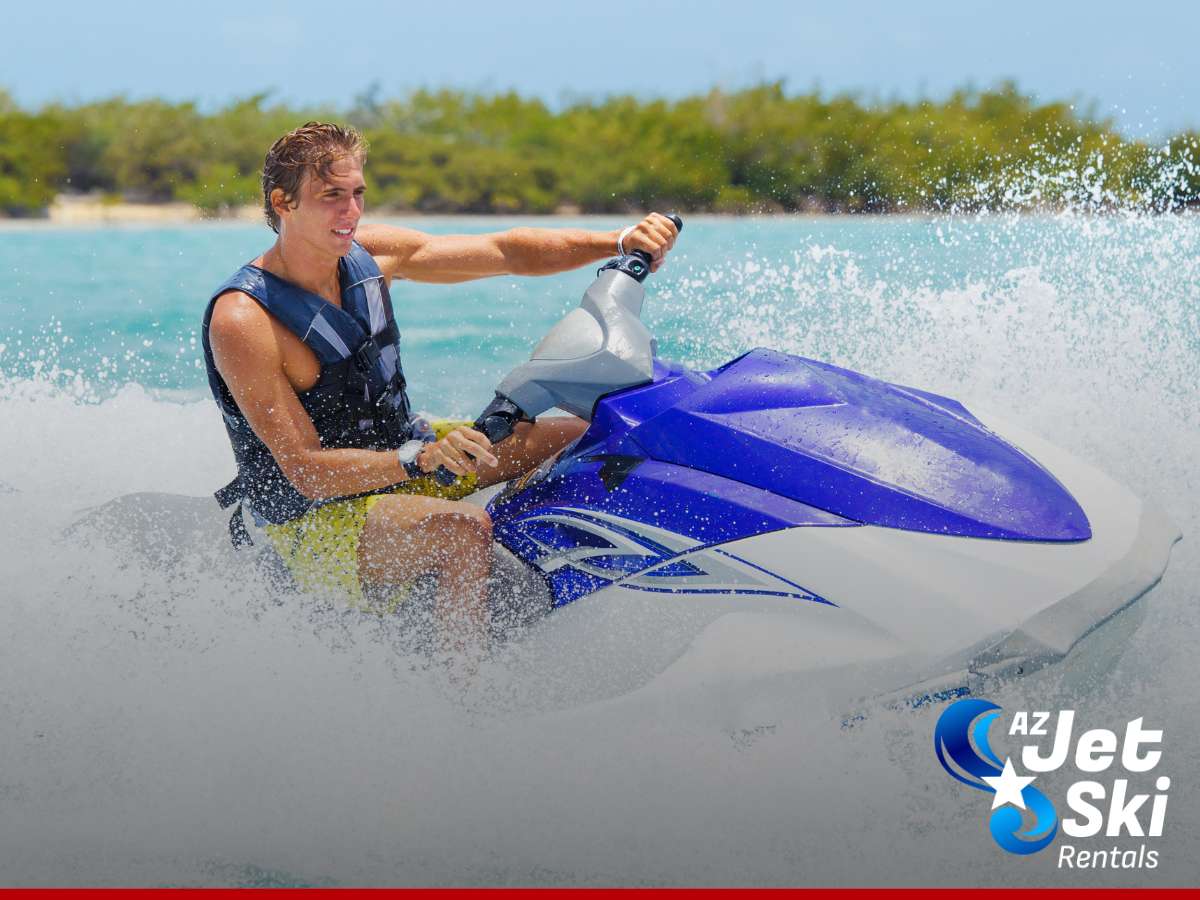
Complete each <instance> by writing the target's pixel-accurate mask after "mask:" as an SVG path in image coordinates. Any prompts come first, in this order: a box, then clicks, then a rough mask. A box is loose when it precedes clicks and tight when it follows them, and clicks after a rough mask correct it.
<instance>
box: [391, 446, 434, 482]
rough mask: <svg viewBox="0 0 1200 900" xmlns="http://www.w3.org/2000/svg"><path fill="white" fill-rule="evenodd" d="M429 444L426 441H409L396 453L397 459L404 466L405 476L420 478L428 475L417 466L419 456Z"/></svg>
mask: <svg viewBox="0 0 1200 900" xmlns="http://www.w3.org/2000/svg"><path fill="white" fill-rule="evenodd" d="M427 446H428V444H426V442H425V441H409V442H408V443H407V444H403V445H401V447H400V449H399V450H397V451H396V458H397V459H399V460H400V465H402V466H404V474H405V476H406V477H408V478H420V477H421V476H422V475H425V474H426V473H425V472H424V471H423V470H422V469H421V467H420V466H419V465H417V455H418V454H419V453H420V452H421V451H422V450H424V449H425V448H426V447H427Z"/></svg>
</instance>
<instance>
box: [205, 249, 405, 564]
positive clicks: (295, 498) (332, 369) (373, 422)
mask: <svg viewBox="0 0 1200 900" xmlns="http://www.w3.org/2000/svg"><path fill="white" fill-rule="evenodd" d="M338 278H339V283H340V285H341V289H342V306H341V308H340V309H339V308H338V307H336V306H334V305H333V304H332V303H329V302H328V301H326V300H325V299H323V298H322V297H319V296H317V295H316V294H313V293H310V292H309V291H306V290H304V289H303V288H300V287H297V286H296V285H294V284H292V283H291V282H289V281H285V280H284V279H282V278H280V277H279V276H277V275H273V274H271V273H270V272H267V271H266V270H264V269H260V268H258V267H257V266H252V265H246V266H242V268H240V269H239V270H238V271H237V272H236V273H234V275H233V276H232V277H231V278H229V279H228V280H227V281H226V282H225V283H224V284H222V285H221V286H220V287H219V288H217V290H216V293H214V294H213V296H212V299H211V300H210V301H209V303H208V308H207V309H206V310H205V312H204V325H203V329H202V343H203V346H204V364H205V366H206V367H207V368H208V384H209V387H210V388H211V389H212V394H213V399H214V400H216V401H217V406H218V407H220V409H221V413H222V415H223V416H224V418H225V430H226V431H227V432H228V434H229V442H230V444H231V445H232V446H233V456H234V459H235V460H236V462H237V467H238V474H237V478H235V479H234V480H233V481H232V482H230V483H229V484H228V485H226V486H225V487H223V488H221V490H219V491H217V492H216V494H215V496H216V498H217V502H218V503H219V504H220V505H221V507H222V508H225V507H228V506H230V505H232V504H234V503H238V508H237V510H235V511H234V514H233V518H232V519H231V520H230V522H229V531H230V535H231V537H232V539H233V543H234V546H240V545H241V544H244V543H250V537H249V533H248V532H247V530H246V527H245V523H244V522H243V520H242V507H241V504H240V502H239V501H241V500H243V499H244V500H246V501H247V502H248V503H249V505H250V508H251V510H252V511H253V514H254V516H255V519H256V520H259V519H261V520H264V521H266V522H272V523H275V524H280V523H283V522H288V521H290V520H292V519H295V518H298V517H300V516H302V515H304V513H306V512H308V510H310V509H312V508H313V507H315V506H318V505H320V504H322V503H329V502H332V500H322V501H313V500H310V499H309V498H307V497H305V496H304V495H303V494H301V493H300V492H299V491H298V490H296V488H295V487H294V486H293V485H292V483H291V482H290V481H288V479H287V477H286V476H285V475H284V474H283V472H282V471H281V470H280V468H279V464H278V463H277V462H276V461H275V457H274V456H272V455H271V451H270V450H269V449H268V448H267V446H266V444H264V443H263V442H262V441H261V440H260V439H259V438H258V436H257V435H256V434H255V433H254V430H253V429H252V428H251V427H250V424H249V423H248V422H247V421H246V417H245V416H243V415H242V412H241V410H240V409H238V407H237V404H236V403H235V402H234V399H233V396H232V395H231V394H230V392H229V388H228V387H227V386H226V384H225V381H224V379H222V378H221V375H220V373H219V372H218V371H217V367H216V363H215V362H214V361H213V353H212V346H211V345H210V343H209V334H208V329H209V322H210V321H211V319H212V313H213V308H214V306H215V305H216V302H217V298H218V297H220V296H221V295H222V294H225V293H228V292H229V291H242V292H243V293H245V294H249V295H250V296H251V297H253V298H254V299H255V300H257V301H258V303H259V305H261V306H262V308H263V309H265V310H266V311H267V312H269V313H270V314H271V315H273V316H274V317H275V318H276V319H278V320H279V321H280V322H282V323H283V325H284V326H285V327H286V328H287V329H288V330H289V331H291V332H292V333H293V334H295V335H296V337H298V338H300V340H302V341H303V342H304V344H305V346H307V347H308V348H309V349H310V350H312V351H313V353H314V354H315V355H316V357H317V360H318V361H319V362H320V364H321V374H320V377H319V378H318V379H317V383H316V384H315V385H314V386H313V387H312V388H311V389H310V390H307V391H303V392H300V393H299V394H298V397H299V399H300V403H301V405H302V406H303V407H304V409H305V411H306V412H307V413H308V415H309V416H310V417H311V418H312V422H313V425H314V426H315V428H316V430H317V434H318V435H319V436H320V439H321V446H322V447H325V448H334V447H355V448H360V449H369V450H391V449H395V448H397V447H399V446H400V445H401V444H403V443H404V442H405V441H407V440H409V438H410V437H411V435H412V430H413V429H412V425H411V424H410V419H411V418H412V416H411V413H410V410H409V403H408V395H407V394H406V393H405V390H404V389H405V380H404V372H403V370H402V369H401V367H400V332H399V329H397V327H396V321H395V318H394V317H393V315H392V302H391V297H390V295H389V293H388V287H387V279H385V278H384V276H383V273H382V272H381V271H380V270H379V266H378V265H376V263H375V260H374V259H373V258H372V257H371V254H369V253H368V252H367V251H366V250H364V249H363V248H362V246H361V245H359V244H358V243H357V242H355V243H354V244H353V245H352V246H351V249H350V252H349V253H348V254H346V255H345V256H344V257H342V259H341V260H340V261H339V262H338ZM384 490H386V488H385V489H384ZM367 493H374V492H373V491H371V492H367ZM355 496H359V495H355ZM333 499H345V498H340V497H339V498H333Z"/></svg>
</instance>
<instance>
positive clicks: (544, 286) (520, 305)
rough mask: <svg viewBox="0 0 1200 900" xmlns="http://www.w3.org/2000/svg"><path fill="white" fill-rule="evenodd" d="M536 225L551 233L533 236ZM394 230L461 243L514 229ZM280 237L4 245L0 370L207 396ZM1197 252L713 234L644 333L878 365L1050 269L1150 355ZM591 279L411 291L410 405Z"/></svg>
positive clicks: (691, 356)
mask: <svg viewBox="0 0 1200 900" xmlns="http://www.w3.org/2000/svg"><path fill="white" fill-rule="evenodd" d="M527 223H534V224H537V223H538V220H521V222H520V224H527ZM398 224H404V225H408V226H410V227H420V228H424V229H426V230H428V231H431V232H433V233H446V232H451V231H468V232H481V231H486V230H489V229H495V228H502V227H505V225H506V224H510V223H506V222H505V221H503V220H492V219H462V220H455V219H422V220H417V221H408V222H401V223H398ZM511 224H517V223H511ZM541 224H547V225H550V226H552V227H553V226H557V225H582V226H584V227H594V228H608V227H613V226H616V225H617V224H619V222H618V221H617V220H612V221H607V220H593V221H590V222H588V221H584V222H569V221H565V220H557V219H551V220H542V222H541ZM270 237H271V235H270V234H269V232H267V231H266V229H265V228H263V227H261V226H256V225H222V224H214V225H207V226H186V227H175V228H141V227H125V228H92V229H88V228H80V229H50V228H43V227H36V228H28V229H19V228H9V229H6V230H4V231H0V271H3V272H4V273H6V275H7V277H6V279H5V281H4V283H3V284H2V285H0V373H3V374H4V375H6V376H8V377H10V378H11V377H15V378H30V377H34V376H35V375H36V376H38V377H41V378H45V379H49V380H52V381H58V382H60V383H65V382H68V381H72V380H74V379H75V377H76V376H77V375H79V376H81V377H82V378H83V380H84V381H86V383H87V384H88V386H89V388H90V389H91V391H92V392H93V395H94V396H95V397H96V398H98V399H99V398H103V397H105V396H108V395H110V394H111V393H112V392H113V391H114V390H116V389H117V388H119V387H120V386H121V385H124V384H127V383H129V382H135V383H137V384H140V385H143V386H145V387H146V388H149V389H154V390H159V391H168V392H176V393H177V394H178V395H179V396H195V395H197V394H198V392H202V389H203V387H204V371H203V365H202V361H201V356H200V352H199V344H198V322H199V319H200V316H201V314H202V312H203V309H204V305H205V302H206V300H207V297H208V294H209V292H210V291H211V290H212V289H213V288H214V287H215V286H216V285H218V284H219V283H220V282H221V281H222V280H223V279H224V278H225V277H226V276H227V275H228V274H229V273H230V272H232V271H233V270H234V269H236V268H237V266H238V265H240V264H241V263H242V262H245V261H248V260H249V259H251V258H253V257H254V256H255V255H257V254H258V253H260V252H261V251H262V250H263V249H265V247H266V246H268V244H269V238H270ZM1198 243H1200V231H1198V229H1197V228H1196V227H1195V225H1194V224H1193V223H1192V222H1191V220H1176V219H1169V220H1147V219H1129V220H1101V219H1094V220H1080V219H1057V220H1056V219H1017V218H997V219H975V220H954V219H915V220H902V219H875V218H858V219H803V218H797V219H763V220H723V219H716V220H714V219H708V220H704V219H698V220H695V221H692V222H689V223H688V224H687V226H686V237H685V238H684V239H683V240H682V241H681V242H680V245H679V250H678V252H677V253H676V254H675V256H674V257H673V258H672V260H671V264H670V266H669V267H668V268H667V269H666V270H665V271H664V274H663V275H662V276H660V277H658V278H657V279H654V280H653V281H652V282H651V303H650V305H649V306H648V308H647V313H646V316H647V321H648V322H649V323H650V325H651V327H652V329H653V330H654V331H655V333H657V334H658V335H659V342H660V347H661V353H662V354H663V355H666V356H669V357H672V358H678V359H682V360H684V361H686V362H689V363H692V364H698V365H713V364H717V363H719V362H722V361H724V360H725V359H727V358H729V357H730V356H732V355H734V354H736V353H739V352H742V351H743V350H744V349H747V347H748V345H749V344H750V343H752V342H753V341H754V340H755V339H761V340H762V341H764V342H771V341H772V340H773V341H774V343H773V345H774V346H779V342H780V340H781V339H782V340H783V341H784V342H785V343H786V344H787V349H791V350H795V351H797V352H805V351H806V350H807V351H809V352H811V353H813V354H816V353H818V352H819V353H821V354H824V355H825V356H826V357H832V358H836V359H837V360H840V361H844V362H858V363H860V364H861V363H862V362H870V361H871V360H870V358H869V357H867V356H865V355H864V349H865V347H867V346H874V347H876V348H878V349H879V350H880V351H886V350H887V349H888V344H889V342H890V340H891V339H892V338H894V337H895V336H896V334H897V332H899V333H900V334H908V333H911V332H914V331H915V330H916V329H918V328H920V327H921V326H923V325H924V326H926V327H929V328H931V329H934V328H936V324H937V323H936V322H935V321H934V319H935V318H936V317H937V314H938V312H939V310H938V309H937V308H936V305H933V304H930V303H928V302H926V301H927V300H929V299H930V298H934V297H937V296H938V295H950V294H953V293H955V292H963V291H965V292H968V293H971V292H976V293H975V295H974V296H976V302H978V303H979V304H980V305H981V306H982V307H983V309H981V311H980V319H981V324H982V318H983V316H984V314H985V313H986V311H987V309H988V308H994V307H995V305H996V303H997V300H998V299H1000V296H1001V295H1002V294H1003V292H1004V291H1005V290H1007V289H1009V288H1010V287H1011V286H1012V285H1013V284H1014V283H1015V280H1019V279H1022V278H1030V277H1034V273H1035V272H1036V278H1037V279H1039V280H1040V281H1042V282H1044V283H1045V284H1047V285H1050V286H1053V288H1054V290H1055V291H1056V293H1057V294H1058V297H1059V301H1060V302H1061V303H1062V304H1064V305H1065V309H1063V310H1060V311H1055V315H1060V316H1068V317H1069V319H1070V322H1071V324H1072V325H1073V326H1076V327H1079V326H1082V327H1086V328H1089V329H1104V328H1109V327H1113V326H1118V327H1120V326H1122V325H1124V324H1127V323H1128V321H1129V316H1130V315H1133V314H1137V315H1143V316H1146V317H1147V318H1146V320H1145V321H1144V322H1143V323H1142V326H1143V329H1144V331H1143V335H1144V337H1145V338H1146V339H1147V340H1149V341H1152V342H1154V343H1157V344H1160V345H1161V344H1163V343H1166V342H1170V341H1171V340H1184V341H1190V342H1191V346H1193V347H1196V346H1200V344H1197V332H1198V330H1200V329H1198V326H1197V314H1196V310H1195V304H1194V303H1192V304H1187V303H1183V304H1179V305H1176V304H1173V303H1172V302H1171V297H1170V296H1169V295H1166V296H1160V297H1156V296H1145V295H1146V294H1147V293H1148V292H1149V291H1151V290H1157V289H1160V288H1162V287H1167V288H1174V289H1176V290H1180V291H1185V292H1186V290H1187V279H1188V277H1189V275H1190V274H1191V270H1190V268H1189V267H1191V266H1194V265H1195V264H1194V263H1193V262H1192V260H1194V259H1196V258H1197V256H1198V254H1197V251H1198V250H1200V246H1198ZM1084 259H1086V260H1087V262H1086V264H1085V265H1083V266H1081V265H1080V263H1081V261H1082V260H1084ZM1181 263H1182V264H1183V265H1184V267H1185V268H1184V270H1183V271H1179V270H1177V269H1176V267H1177V266H1179V265H1180V264H1181ZM1164 267H1165V268H1164ZM1146 275H1149V276H1150V277H1151V281H1150V282H1146V281H1145V276H1146ZM587 282H588V279H587V275H586V272H571V273H566V274H562V275H558V276H554V277H548V278H536V279H533V278H493V279H487V280H484V281H479V282H474V283H468V284H465V285H453V286H443V285H421V284H413V283H402V282H397V284H396V285H394V287H393V294H394V302H395V306H396V314H397V319H398V321H399V323H400V326H401V328H402V331H403V336H404V346H405V351H406V352H405V364H406V368H407V370H408V373H409V380H410V382H411V383H412V391H413V393H414V399H415V400H416V401H417V403H418V404H419V405H442V404H446V403H449V404H450V405H451V406H452V407H453V410H450V411H453V412H457V413H465V412H469V411H472V410H473V409H474V407H475V406H476V405H478V402H479V399H480V398H483V399H486V397H487V395H488V393H489V389H490V386H491V384H492V383H493V382H494V381H495V380H497V378H498V377H499V376H501V375H502V374H503V373H504V372H505V371H507V370H508V369H509V368H511V367H512V366H513V365H515V364H517V363H518V362H520V361H521V360H522V359H524V357H525V355H526V354H527V353H528V350H529V347H530V343H531V339H532V338H534V337H536V336H537V335H540V334H541V333H543V332H544V331H545V330H546V329H547V328H549V326H550V325H551V324H553V322H554V321H556V320H557V319H558V318H559V317H560V316H561V315H562V314H563V313H564V312H566V310H568V309H569V308H570V307H571V306H573V305H574V304H575V303H577V302H578V297H579V295H580V293H581V292H582V290H583V289H584V288H585V287H586V286H587ZM1164 282H1168V283H1166V284H1164ZM1122 289H1123V290H1127V291H1129V292H1130V300H1131V301H1132V302H1131V303H1129V304H1126V303H1122V302H1117V298H1115V297H1114V298H1113V300H1114V302H1113V303H1111V304H1104V305H1097V304H1095V303H1093V302H1092V300H1093V298H1094V297H1095V294H1096V292H1097V291H1109V290H1122ZM1192 299H1194V298H1192ZM1064 321H1065V320H1064ZM884 332H889V333H890V336H889V334H885V333H884ZM1077 343H1079V345H1080V346H1081V347H1082V343H1080V342H1077ZM874 363H875V367H878V366H879V365H880V364H882V365H883V366H884V367H886V365H887V363H886V360H875V361H874ZM870 367H871V366H868V368H870Z"/></svg>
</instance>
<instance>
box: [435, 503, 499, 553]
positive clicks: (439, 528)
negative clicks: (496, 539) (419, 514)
mask: <svg viewBox="0 0 1200 900" xmlns="http://www.w3.org/2000/svg"><path fill="white" fill-rule="evenodd" d="M423 526H424V527H423V528H422V530H423V531H425V532H426V533H429V534H431V535H432V536H434V537H436V538H439V539H441V540H443V541H449V542H450V543H451V545H452V546H453V547H457V548H462V547H464V546H471V547H475V546H483V545H488V546H490V545H491V543H492V517H491V516H489V515H488V512H487V510H486V509H484V508H483V507H481V506H475V505H474V504H472V503H461V502H460V503H454V504H453V506H452V507H449V508H445V509H439V510H437V511H435V512H433V513H431V514H430V515H429V517H428V518H427V519H426V521H425V522H424V523H423Z"/></svg>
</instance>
